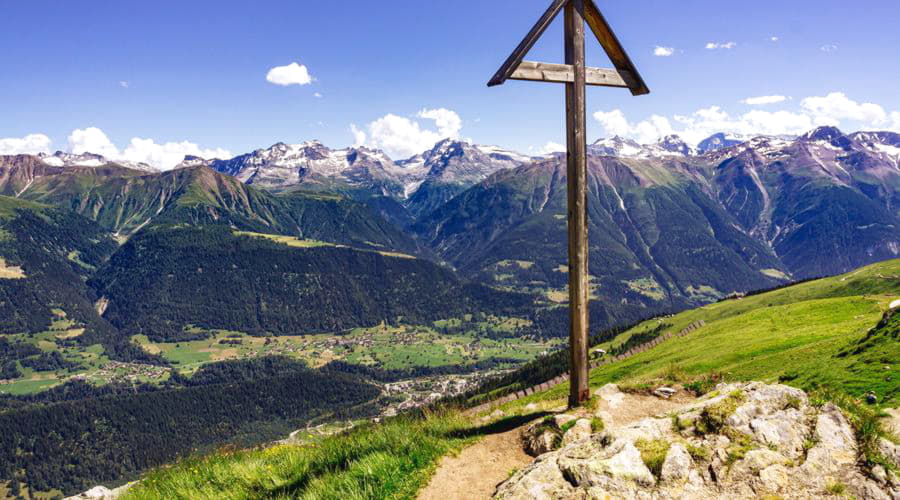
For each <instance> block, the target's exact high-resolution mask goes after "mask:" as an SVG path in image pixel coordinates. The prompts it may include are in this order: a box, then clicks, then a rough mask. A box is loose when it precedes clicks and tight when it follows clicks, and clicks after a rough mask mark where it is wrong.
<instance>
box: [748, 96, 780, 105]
mask: <svg viewBox="0 0 900 500" xmlns="http://www.w3.org/2000/svg"><path fill="white" fill-rule="evenodd" d="M788 99H789V98H788V97H785V96H783V95H761V96H759V97H748V98H746V99H744V100H743V101H741V102H742V103H744V104H749V105H751V106H759V105H762V104H775V103H779V102H784V101H786V100H788Z"/></svg>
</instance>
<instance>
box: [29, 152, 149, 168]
mask: <svg viewBox="0 0 900 500" xmlns="http://www.w3.org/2000/svg"><path fill="white" fill-rule="evenodd" d="M37 156H38V158H40V159H41V161H42V162H43V163H44V164H45V165H50V166H53V167H101V166H103V165H108V164H115V165H120V166H123V167H127V168H131V169H134V170H145V171H148V172H156V171H157V169H155V168H153V167H152V166H150V165H147V164H146V163H140V162H134V161H127V160H108V159H107V158H106V157H104V156H102V155H98V154H94V153H87V152H85V153H80V154H75V153H66V152H65V151H57V152H55V153H53V154H52V155H48V154H46V153H40V154H38V155H37Z"/></svg>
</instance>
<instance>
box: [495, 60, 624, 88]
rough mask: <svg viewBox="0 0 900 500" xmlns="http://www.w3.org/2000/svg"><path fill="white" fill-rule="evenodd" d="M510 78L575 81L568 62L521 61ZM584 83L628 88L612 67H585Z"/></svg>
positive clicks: (557, 81)
mask: <svg viewBox="0 0 900 500" xmlns="http://www.w3.org/2000/svg"><path fill="white" fill-rule="evenodd" d="M509 79H510V80H527V81H532V82H550V83H571V82H574V81H575V68H573V67H572V66H570V65H568V64H551V63H542V62H534V61H522V63H521V64H519V67H518V68H517V69H516V70H515V71H514V72H513V74H512V75H510V77H509ZM585 84H586V85H596V86H598V87H619V88H628V87H629V85H628V83H626V82H625V80H623V79H622V77H621V76H619V73H618V72H617V71H616V70H614V69H606V68H590V67H588V68H585Z"/></svg>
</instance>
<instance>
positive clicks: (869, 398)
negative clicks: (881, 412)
mask: <svg viewBox="0 0 900 500" xmlns="http://www.w3.org/2000/svg"><path fill="white" fill-rule="evenodd" d="M866 403H869V404H870V405H874V404H877V403H878V396H876V395H875V393H874V392H872V391H869V392H867V393H866Z"/></svg>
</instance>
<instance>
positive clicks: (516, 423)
mask: <svg viewBox="0 0 900 500" xmlns="http://www.w3.org/2000/svg"><path fill="white" fill-rule="evenodd" d="M548 415H555V413H552V412H549V411H538V412H534V413H529V414H527V415H515V416H512V417H506V418H503V419H500V420H498V421H496V422H492V423H490V424H487V425H482V426H480V427H472V428H470V429H464V430H460V431H453V432H450V433H448V434H447V436H448V437H452V438H469V437H475V436H487V435H490V434H502V433H504V432H508V431H511V430H513V429H515V428H517V427H522V426H523V425H525V424H527V423H529V422H532V421H534V420H537V419H539V418H543V417H546V416H548Z"/></svg>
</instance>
